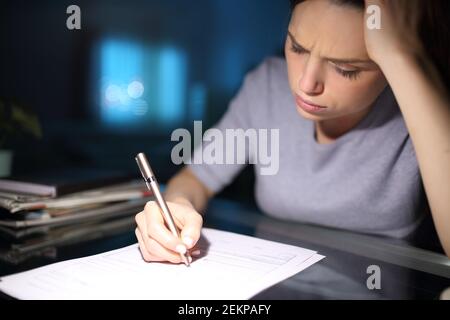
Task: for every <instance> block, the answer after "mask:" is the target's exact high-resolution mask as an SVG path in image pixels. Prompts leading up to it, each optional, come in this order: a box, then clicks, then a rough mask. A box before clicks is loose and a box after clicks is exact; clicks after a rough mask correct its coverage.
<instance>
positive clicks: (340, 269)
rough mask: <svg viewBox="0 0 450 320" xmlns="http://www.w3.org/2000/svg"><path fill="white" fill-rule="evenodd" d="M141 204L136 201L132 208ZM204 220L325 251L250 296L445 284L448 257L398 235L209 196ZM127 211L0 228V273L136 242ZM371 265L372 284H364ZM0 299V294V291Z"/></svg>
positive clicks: (413, 292)
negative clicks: (313, 221) (278, 214)
mask: <svg viewBox="0 0 450 320" xmlns="http://www.w3.org/2000/svg"><path fill="white" fill-rule="evenodd" d="M140 210H142V208H141V207H140V208H136V213H137V212H139V211H140ZM204 220H205V227H210V228H216V229H221V230H226V231H232V232H236V233H241V234H246V235H251V236H255V237H259V238H263V239H268V240H273V241H278V242H282V243H286V244H291V245H296V246H300V247H304V248H308V249H312V250H315V251H318V252H319V253H320V254H322V255H325V256H326V258H325V259H323V260H322V261H320V262H319V263H317V264H315V265H313V266H312V267H310V268H308V269H306V270H304V271H302V272H300V273H298V274H297V275H295V276H293V277H291V278H289V279H287V280H285V281H283V282H281V283H278V284H276V285H275V286H272V287H271V288H269V289H267V290H265V291H263V292H261V293H259V294H258V295H256V296H255V297H254V299H274V300H277V299H283V300H284V299H434V300H436V299H440V297H441V294H442V292H443V291H444V290H445V289H447V288H450V260H449V259H448V258H447V257H446V256H444V255H443V254H439V253H435V252H431V251H427V250H424V249H419V248H416V247H413V246H411V245H408V244H407V243H404V242H402V241H398V240H395V239H389V238H380V237H374V236H368V235H362V234H356V233H351V232H346V231H341V230H334V229H328V228H323V227H318V226H311V225H303V224H299V223H293V222H289V221H282V220H276V219H273V218H270V217H267V216H264V215H263V214H261V213H260V212H258V210H257V209H255V208H252V207H249V206H246V205H242V204H239V203H236V202H233V201H229V200H223V199H214V200H212V201H211V202H210V205H209V208H208V210H207V213H206V216H205V219H204ZM134 228H135V221H134V214H133V215H128V216H125V217H122V218H115V219H111V220H102V221H95V220H94V221H90V222H85V223H80V224H77V225H72V226H60V227H53V228H47V227H42V228H37V229H30V230H23V231H20V232H16V233H11V232H9V233H8V232H6V231H5V230H3V231H2V230H0V237H1V238H0V276H4V275H8V274H12V273H17V272H20V271H25V270H29V269H32V268H36V267H39V266H43V265H46V264H50V263H54V262H58V261H63V260H67V259H73V258H79V257H83V256H88V255H93V254H97V253H101V252H104V251H109V250H113V249H117V248H120V247H124V246H127V245H130V244H133V243H135V242H136V238H135V235H134ZM370 266H376V267H379V270H380V284H381V288H380V289H372V290H370V289H369V288H368V285H367V282H368V278H369V277H370V276H371V275H372V272H370V270H369V271H368V268H369V267H370ZM1 298H3V299H5V298H6V299H7V298H9V297H8V296H6V295H4V294H1Z"/></svg>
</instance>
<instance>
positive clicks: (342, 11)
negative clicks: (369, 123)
mask: <svg viewBox="0 0 450 320" xmlns="http://www.w3.org/2000/svg"><path fill="white" fill-rule="evenodd" d="M363 23H364V12H363V11H362V10H359V9H357V8H353V7H351V6H346V5H337V4H333V3H332V2H331V1H328V0H315V1H305V2H303V3H300V4H299V5H297V6H296V7H295V10H294V11H293V13H292V18H291V21H290V24H289V28H288V36H287V38H286V45H285V54H286V61H287V67H288V75H289V84H290V87H291V90H292V93H293V94H294V97H295V98H296V102H297V110H298V112H299V113H300V114H301V115H302V116H303V117H305V118H307V119H311V120H328V119H335V118H340V117H344V118H345V117H346V116H351V115H353V114H358V113H364V112H365V111H368V110H369V109H370V107H371V105H372V104H373V102H374V101H375V99H376V98H377V97H378V96H379V95H380V93H381V92H382V91H383V89H384V88H385V87H386V84H387V82H386V79H385V77H384V76H383V74H382V73H381V71H380V69H379V68H378V66H377V65H376V64H375V63H374V62H372V61H371V60H370V58H369V56H368V54H367V51H366V47H365V43H364V29H363V26H364V25H363Z"/></svg>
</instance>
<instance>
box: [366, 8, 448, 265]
mask: <svg viewBox="0 0 450 320" xmlns="http://www.w3.org/2000/svg"><path fill="white" fill-rule="evenodd" d="M366 2H367V4H369V3H370V4H376V5H379V6H380V7H381V8H382V11H381V19H382V29H381V30H367V29H366V45H367V49H368V52H369V55H370V56H371V58H372V59H373V60H374V61H375V62H376V63H377V64H378V65H379V66H380V68H381V70H382V71H383V73H384V75H385V76H386V79H387V81H388V82H389V84H390V86H391V88H392V90H393V92H394V94H395V97H396V99H397V102H398V104H399V107H400V109H401V112H402V114H403V118H404V120H405V123H406V126H407V128H408V131H409V134H410V137H411V140H412V142H413V145H414V149H415V152H416V156H417V161H418V164H419V168H420V173H421V176H422V180H423V183H424V188H425V192H426V195H427V198H428V202H429V204H430V208H431V212H432V215H433V220H434V223H435V226H436V230H437V232H438V235H439V238H440V241H441V244H442V246H443V248H444V250H445V252H446V254H447V256H449V257H450V101H449V99H448V92H446V91H445V89H443V88H444V86H443V85H440V84H439V83H436V82H435V81H434V80H432V79H431V78H430V76H429V75H430V74H433V72H434V73H435V74H436V72H435V70H428V71H429V72H425V70H424V69H423V67H421V66H419V64H418V62H417V60H416V57H417V51H415V50H409V49H410V48H408V47H405V45H404V44H403V43H402V36H401V35H400V34H399V33H397V32H396V30H398V29H399V28H396V25H395V23H396V22H395V19H393V16H394V15H392V14H391V12H389V11H388V10H387V4H386V2H385V1H366ZM421 57H422V58H423V59H425V60H426V59H427V58H426V55H425V54H423V55H421ZM427 62H428V66H429V68H433V64H432V63H431V62H430V61H427Z"/></svg>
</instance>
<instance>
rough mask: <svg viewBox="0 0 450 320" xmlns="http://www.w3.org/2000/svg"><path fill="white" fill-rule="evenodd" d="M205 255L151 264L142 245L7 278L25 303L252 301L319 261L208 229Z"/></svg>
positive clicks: (6, 285)
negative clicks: (187, 260)
mask: <svg viewBox="0 0 450 320" xmlns="http://www.w3.org/2000/svg"><path fill="white" fill-rule="evenodd" d="M202 237H203V239H205V240H206V243H208V244H207V246H208V247H207V248H205V247H202V246H204V243H205V242H204V241H203V242H202V245H201V249H203V251H204V250H206V253H205V255H204V256H202V257H200V258H199V259H197V260H196V261H194V262H193V263H192V264H191V267H189V268H188V267H186V266H184V265H171V264H165V263H146V262H144V261H143V259H142V257H141V255H140V252H139V248H138V246H137V245H136V244H135V245H131V246H128V247H125V248H122V249H118V250H113V251H109V252H105V253H102V254H98V255H94V256H90V257H85V258H80V259H74V260H68V261H64V262H60V263H55V264H52V265H49V266H45V267H41V268H38V269H34V270H31V271H26V272H22V273H18V274H15V275H11V276H6V277H3V278H2V279H1V280H2V281H1V282H0V290H1V291H3V292H5V293H6V294H8V295H10V296H12V297H16V298H19V299H208V300H209V299H248V298H250V297H252V296H254V295H255V294H256V293H258V292H260V291H262V290H264V289H265V288H268V287H270V286H271V285H273V284H275V283H277V282H280V281H282V280H284V279H286V278H288V277H290V276H292V275H294V274H296V273H298V272H300V271H302V270H304V269H305V268H307V267H309V266H311V265H312V264H314V263H316V262H318V261H319V260H321V259H322V258H323V256H321V255H319V254H317V253H316V252H315V251H311V250H307V249H303V248H300V247H294V246H289V245H285V244H280V243H276V242H272V241H267V240H261V239H257V238H253V237H248V236H243V235H238V234H234V233H229V232H224V231H218V230H213V229H204V230H203V233H202Z"/></svg>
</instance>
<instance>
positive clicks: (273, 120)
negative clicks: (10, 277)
mask: <svg viewBox="0 0 450 320" xmlns="http://www.w3.org/2000/svg"><path fill="white" fill-rule="evenodd" d="M291 2H292V8H293V12H292V17H291V21H290V24H289V27H288V32H287V37H286V45H285V60H284V59H268V60H266V61H265V62H264V63H263V64H262V65H261V66H260V67H258V68H257V69H256V70H255V71H253V72H252V73H250V74H249V75H248V76H247V77H246V79H245V82H244V84H243V87H242V88H241V90H240V92H239V94H238V95H237V97H236V98H235V99H234V100H233V101H232V103H231V105H230V108H229V110H228V111H227V113H226V114H225V116H224V117H223V118H222V120H221V121H220V122H219V124H218V125H217V128H218V129H219V130H224V129H225V128H242V129H247V128H268V129H270V128H277V129H279V130H280V142H279V144H280V146H279V148H280V164H279V171H278V173H277V174H276V175H274V176H258V175H257V177H256V197H257V201H258V204H259V206H260V207H261V209H262V210H263V211H265V212H266V213H268V214H270V215H272V216H276V217H279V218H282V219H290V220H296V221H301V222H306V223H315V224H320V225H325V226H330V227H335V228H343V229H348V230H353V231H357V232H365V233H370V234H378V235H387V236H392V237H398V238H402V237H406V236H408V235H410V234H411V233H413V232H414V231H415V230H416V228H417V226H418V224H419V223H420V221H421V220H422V219H423V217H424V214H425V213H424V212H425V211H426V210H425V208H427V202H428V204H429V208H430V209H431V214H432V217H433V221H434V224H435V226H436V230H437V232H438V235H439V238H440V241H441V244H442V246H443V248H444V250H445V252H446V254H447V255H449V254H450V203H449V198H448V197H449V195H450V194H449V190H450V167H449V166H450V161H449V160H450V151H449V150H450V111H449V97H448V92H449V88H448V84H449V83H450V82H449V81H448V80H449V78H448V76H449V72H448V68H449V67H448V66H449V63H448V56H449V54H448V51H447V52H445V49H446V48H447V47H446V46H448V40H447V41H441V40H438V39H439V36H440V35H443V34H444V35H448V31H447V32H446V31H445V30H442V29H437V28H433V25H432V24H430V23H429V22H430V21H432V22H433V23H434V24H436V26H439V22H440V21H441V22H442V26H441V27H445V26H446V22H444V20H439V19H440V17H439V15H440V14H442V15H444V17H445V15H446V14H448V11H446V12H447V13H445V12H444V11H443V7H447V9H448V5H447V4H446V1H441V2H438V1H433V2H426V1H417V0H415V1H410V0H408V1H404V0H398V1H381V0H378V1H375V0H366V1H365V2H364V1H362V0H360V1H358V0H353V1H352V0H306V1H301V0H299V1H291ZM370 5H376V6H378V8H380V9H381V16H380V17H381V27H382V28H381V29H370V28H368V27H366V26H367V24H366V21H367V19H369V18H371V17H372V16H370V14H371V11H370V10H369V11H366V10H365V9H366V8H368V6H370ZM419 13H420V14H419ZM444 17H442V18H444ZM424 27H430V28H429V29H424ZM423 30H425V31H426V30H428V31H429V32H431V33H428V34H424V35H423V34H421V33H420V32H422V31H423ZM427 39H428V40H427ZM429 40H431V41H432V42H431V44H430V45H427V41H429ZM439 45H443V46H442V48H439ZM445 59H447V60H445ZM443 83H445V84H447V86H445V85H443ZM242 167H243V166H242V165H227V166H224V165H190V166H189V167H186V168H184V169H183V170H181V172H180V173H179V174H177V175H176V176H175V177H174V178H172V179H171V180H170V182H169V183H168V186H167V191H166V194H165V197H166V199H167V200H168V202H169V206H170V208H171V211H172V213H173V215H174V216H175V219H176V220H177V223H178V225H179V227H180V228H181V229H182V237H181V240H180V239H176V238H175V237H173V236H172V235H171V233H170V232H169V231H168V230H167V229H166V227H165V226H164V222H163V220H162V217H161V214H160V212H159V209H158V207H157V205H156V204H155V203H154V202H149V203H148V204H147V205H146V207H145V209H144V211H143V212H141V213H139V214H137V216H136V222H137V228H136V236H137V239H138V241H139V246H140V249H141V253H142V256H143V258H144V259H145V260H146V261H170V262H172V263H180V256H179V254H178V253H184V252H185V251H186V250H187V249H191V248H193V247H194V246H195V244H196V242H197V240H198V239H199V237H200V231H201V227H202V216H201V214H200V213H199V212H202V211H203V210H204V208H205V206H206V204H207V202H208V199H209V198H211V197H212V196H213V195H214V194H215V193H216V192H218V191H219V190H220V189H221V188H223V187H224V186H225V185H227V184H228V183H230V181H231V180H232V179H233V177H234V176H235V175H236V174H237V173H238V172H239V171H240V170H241V169H242ZM255 167H257V165H256V166H255ZM269 199H270V200H269ZM275 199H276V201H275ZM196 251H198V250H193V251H191V253H192V255H195V254H196V253H198V252H196Z"/></svg>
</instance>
